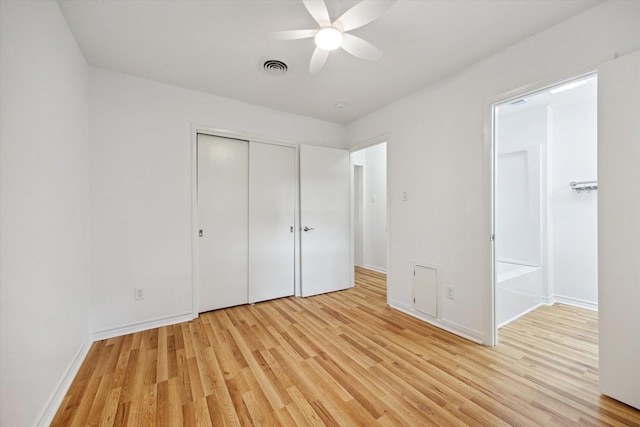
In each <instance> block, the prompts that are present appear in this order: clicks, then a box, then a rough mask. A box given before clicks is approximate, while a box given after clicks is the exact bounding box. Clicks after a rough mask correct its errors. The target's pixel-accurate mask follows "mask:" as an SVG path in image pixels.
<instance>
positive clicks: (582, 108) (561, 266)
mask: <svg viewBox="0 0 640 427" xmlns="http://www.w3.org/2000/svg"><path fill="white" fill-rule="evenodd" d="M596 92H597V81H596V79H595V78H593V79H591V80H590V81H589V83H588V84H586V85H584V86H581V87H579V88H576V89H572V90H571V91H567V92H563V93H560V94H557V95H551V98H552V99H551V103H550V110H551V118H552V123H553V126H552V128H551V129H552V140H553V143H552V144H550V153H549V157H550V161H549V168H550V175H549V176H550V179H549V194H548V200H549V219H550V221H549V223H550V225H551V233H550V244H551V246H552V251H551V252H550V257H549V259H550V261H551V264H552V265H553V269H552V270H551V271H550V276H549V281H550V287H551V288H552V290H553V294H554V297H555V300H556V301H559V302H566V303H570V304H575V305H579V306H583V307H587V308H596V307H597V303H598V236H597V234H598V224H597V223H598V214H597V204H598V192H597V191H592V192H590V193H589V192H586V191H585V192H580V193H578V192H576V191H574V190H571V189H570V187H569V183H570V182H572V181H589V180H596V179H597V172H598V168H597V93H596Z"/></svg>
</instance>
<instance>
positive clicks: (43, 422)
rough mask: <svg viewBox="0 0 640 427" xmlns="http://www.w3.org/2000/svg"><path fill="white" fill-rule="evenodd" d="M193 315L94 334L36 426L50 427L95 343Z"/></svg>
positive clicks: (82, 347)
mask: <svg viewBox="0 0 640 427" xmlns="http://www.w3.org/2000/svg"><path fill="white" fill-rule="evenodd" d="M193 318H194V317H193V313H184V314H178V315H175V316H168V317H163V318H159V319H153V320H149V321H145V322H139V323H133V324H130V325H126V326H122V327H118V328H112V329H105V330H103V331H98V332H94V333H93V334H91V335H90V336H88V337H87V339H86V341H85V342H84V344H82V346H81V347H80V349H79V350H78V351H77V352H76V354H75V356H74V357H73V360H72V361H71V364H70V365H69V367H68V368H67V370H66V371H65V373H64V375H63V376H62V378H61V379H60V382H59V383H58V385H57V386H56V388H55V390H54V392H53V394H52V395H51V398H49V401H48V402H47V404H46V406H45V408H44V409H43V410H42V412H41V414H40V416H39V417H38V418H37V421H36V423H35V424H34V425H36V426H43V427H44V426H48V425H50V424H51V421H53V417H55V416H56V413H57V412H58V409H59V408H60V405H61V404H62V401H63V399H64V396H65V395H66V394H67V392H68V391H69V387H71V383H72V382H73V380H74V379H75V377H76V375H77V374H78V371H79V370H80V367H81V366H82V362H84V359H85V358H86V357H87V354H89V350H90V349H91V345H92V344H93V343H94V342H95V341H100V340H103V339H107V338H114V337H118V336H121V335H126V334H131V333H134V332H140V331H146V330H147V329H153V328H159V327H162V326H167V325H173V324H176V323H181V322H188V321H189V320H192V319H193Z"/></svg>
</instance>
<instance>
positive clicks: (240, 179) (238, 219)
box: [198, 134, 249, 312]
mask: <svg viewBox="0 0 640 427" xmlns="http://www.w3.org/2000/svg"><path fill="white" fill-rule="evenodd" d="M248 189H249V143H248V141H240V140H236V139H229V138H221V137H217V136H211V135H202V134H199V135H198V222H199V224H198V228H199V229H200V230H202V231H201V233H202V236H201V237H199V238H198V276H199V277H198V286H199V287H198V291H199V311H200V312H204V311H209V310H215V309H218V308H223V307H230V306H234V305H239V304H246V303H247V302H248V276H247V268H248V256H249V255H248V216H249V190H248Z"/></svg>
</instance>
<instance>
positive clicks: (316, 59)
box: [309, 47, 329, 73]
mask: <svg viewBox="0 0 640 427" xmlns="http://www.w3.org/2000/svg"><path fill="white" fill-rule="evenodd" d="M328 57H329V51H328V50H322V49H320V48H319V47H317V48H316V50H314V51H313V55H311V63H310V64H309V72H310V73H317V72H318V71H320V70H321V69H322V66H323V65H324V63H325V62H327V58H328Z"/></svg>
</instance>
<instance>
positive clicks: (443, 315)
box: [347, 2, 640, 343]
mask: <svg viewBox="0 0 640 427" xmlns="http://www.w3.org/2000/svg"><path fill="white" fill-rule="evenodd" d="M638 22H640V2H606V3H604V4H602V5H600V6H597V7H595V8H593V9H590V10H588V11H586V12H585V13H583V14H581V15H579V16H577V17H575V18H573V19H570V20H568V21H565V22H564V23H561V24H559V25H558V26H555V27H552V28H550V29H548V30H547V31H544V32H542V33H539V34H537V35H535V36H532V37H531V38H529V39H527V40H525V41H523V42H521V43H518V44H516V45H514V46H512V47H510V48H509V49H506V50H504V51H502V52H499V53H497V54H496V55H494V56H492V57H489V58H487V59H485V60H483V61H482V62H479V63H478V64H476V65H474V66H471V67H469V68H467V69H465V70H463V71H461V72H459V73H458V74H456V75H453V76H451V77H449V78H446V79H443V80H442V81H440V82H438V83H436V84H434V85H432V86H429V87H427V88H425V89H424V90H422V91H419V92H417V93H414V94H412V95H410V96H408V97H406V98H404V99H402V100H400V101H398V102H396V103H394V104H391V105H389V106H387V107H384V108H382V109H380V110H378V111H376V112H374V113H371V114H369V115H368V116H366V117H364V118H362V119H360V120H358V121H356V122H354V123H352V124H350V125H348V126H347V135H348V140H349V141H350V142H351V143H352V144H354V145H355V144H357V143H358V141H365V140H367V139H369V138H371V137H374V136H376V135H381V134H385V133H389V134H390V139H389V141H388V156H389V176H390V177H391V178H392V179H391V180H390V182H389V185H390V193H389V197H390V198H389V200H388V203H389V206H390V209H389V212H390V215H389V216H390V218H389V221H390V224H389V233H390V234H389V245H390V260H389V265H388V274H389V276H388V299H389V302H390V304H392V305H393V306H395V307H398V308H402V309H403V310H405V311H407V312H411V313H412V314H414V315H416V316H419V314H418V313H416V312H413V311H412V308H411V305H412V304H411V298H412V263H413V262H414V261H419V262H424V263H428V264H430V265H436V266H439V267H440V276H439V277H441V278H442V281H441V283H442V284H443V285H445V286H453V287H454V288H455V296H456V299H455V300H450V299H444V298H442V299H441V300H440V304H441V306H440V309H439V313H440V314H439V318H438V320H437V322H436V323H437V324H439V325H441V326H443V327H446V328H448V329H450V330H455V331H456V332H458V333H461V334H465V335H466V336H468V337H470V338H473V339H476V340H479V341H483V342H486V343H489V342H491V340H492V338H491V337H492V332H493V326H492V321H491V245H490V239H489V236H490V233H491V186H490V176H491V171H490V167H489V166H490V144H489V141H490V138H489V137H488V135H489V134H490V128H489V127H488V126H487V122H486V120H485V119H486V117H488V115H489V113H488V110H489V108H490V107H489V105H490V103H491V102H495V101H499V100H500V99H499V98H498V97H499V96H500V95H501V94H505V93H506V92H511V93H513V91H514V90H516V89H519V88H520V89H522V88H523V87H524V86H525V85H526V86H528V87H529V88H530V89H532V88H531V84H532V82H536V81H541V80H544V81H545V82H546V83H551V79H555V80H558V79H560V78H568V77H571V74H572V73H573V72H574V70H576V68H579V69H580V71H585V68H586V67H588V66H589V65H595V64H597V63H600V62H602V61H604V60H605V59H607V58H609V57H611V56H612V55H613V54H614V53H615V52H629V51H632V50H635V49H638V48H640V25H638ZM404 191H406V192H407V193H408V196H409V200H408V201H406V202H403V201H402V192H404ZM440 295H442V290H441V291H440Z"/></svg>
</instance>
